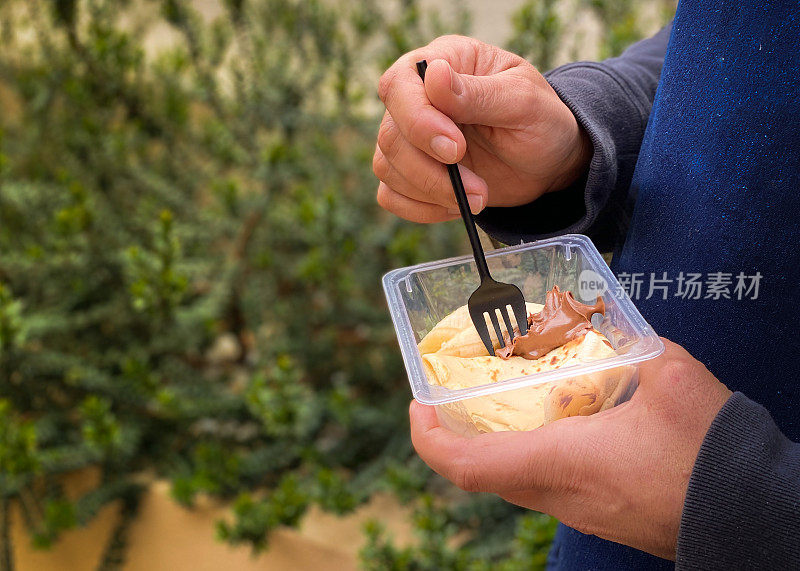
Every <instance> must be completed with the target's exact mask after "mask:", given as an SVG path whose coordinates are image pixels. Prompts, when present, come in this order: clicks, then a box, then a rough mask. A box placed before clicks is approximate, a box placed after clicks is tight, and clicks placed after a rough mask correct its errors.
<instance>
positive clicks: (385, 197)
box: [376, 185, 391, 210]
mask: <svg viewBox="0 0 800 571" xmlns="http://www.w3.org/2000/svg"><path fill="white" fill-rule="evenodd" d="M376 200H377V201H378V206H380V207H381V208H383V209H385V210H389V207H390V206H391V201H390V200H389V193H388V192H387V191H386V188H384V186H383V185H378V194H377V196H376Z"/></svg>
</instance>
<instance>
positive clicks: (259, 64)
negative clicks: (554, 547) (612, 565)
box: [0, 0, 669, 569]
mask: <svg viewBox="0 0 800 571" xmlns="http://www.w3.org/2000/svg"><path fill="white" fill-rule="evenodd" d="M666 4H669V3H666ZM565 6H567V7H566V8H565ZM565 9H566V10H572V9H575V10H577V9H582V10H584V11H586V10H589V11H590V12H592V13H594V14H595V16H596V18H597V19H598V20H599V22H600V23H601V25H602V30H603V32H602V34H600V36H599V38H598V41H597V50H598V53H600V54H602V55H610V54H615V53H618V52H619V51H620V50H621V49H622V48H623V47H624V46H625V45H627V43H629V42H630V41H632V40H634V39H636V38H638V37H640V36H641V35H642V34H643V33H644V32H643V30H644V29H645V27H642V26H640V25H639V22H640V18H638V17H637V12H636V10H635V9H634V5H633V3H632V2H630V1H627V0H603V1H600V0H591V1H586V0H583V1H582V3H581V2H579V3H577V4H575V3H570V4H565V2H562V1H558V2H557V1H555V0H538V1H528V2H524V3H522V4H521V5H520V7H519V9H518V10H517V11H516V12H515V14H514V16H513V34H512V37H511V38H510V40H509V42H508V47H509V48H510V49H513V50H515V51H517V52H519V53H521V54H522V55H525V56H526V57H529V58H530V59H531V61H533V62H534V63H536V64H537V65H539V66H540V67H542V68H547V67H550V66H551V65H553V64H554V63H557V62H558V61H559V58H560V59H561V60H563V59H564V58H565V57H569V56H570V55H573V54H571V53H570V54H564V49H563V44H565V43H566V40H565V39H564V38H565V37H566V36H565V34H566V32H567V31H568V30H566V21H565V19H564V15H563V12H564V10H565ZM663 16H664V14H661V15H660V16H658V17H659V18H661V17H663ZM468 23H469V18H468V14H467V11H466V10H464V9H463V7H460V6H456V8H455V9H453V10H450V11H449V12H448V15H447V16H446V17H444V16H441V15H440V14H439V12H437V11H435V10H429V9H426V8H424V7H421V6H420V5H418V4H417V2H414V1H412V0H403V1H401V2H397V3H388V4H387V3H383V2H376V1H365V2H339V1H336V0H328V1H322V0H318V1H301V0H225V1H224V2H222V3H221V10H220V12H219V14H218V15H217V16H216V17H214V18H210V19H209V18H206V17H203V16H202V15H201V14H200V13H199V12H198V11H197V10H196V9H195V8H193V7H192V4H191V3H188V2H180V1H178V0H159V1H157V0H140V1H136V2H134V1H132V0H51V1H46V0H7V1H6V2H3V3H2V4H0V37H1V38H2V44H1V45H0V107H1V108H2V109H3V112H2V113H0V510H1V511H2V513H0V562H1V563H2V564H0V567H2V568H7V569H10V568H12V566H13V549H14V546H13V545H12V543H11V541H10V539H9V537H10V535H9V533H10V532H9V526H10V525H11V519H10V516H9V512H10V506H11V504H12V503H15V504H16V505H18V506H19V508H20V509H21V511H22V514H23V520H24V524H25V526H26V527H27V529H28V530H29V532H30V536H31V537H32V539H33V541H34V542H35V544H36V545H37V546H40V547H47V546H49V545H51V544H52V543H53V542H54V541H56V540H57V539H58V538H59V536H60V534H61V533H62V532H63V531H65V530H68V529H71V528H74V527H76V526H82V525H85V524H86V523H87V522H89V521H90V520H91V519H92V518H93V517H94V516H95V515H96V514H97V513H98V511H99V510H100V509H101V508H102V507H103V506H104V505H106V504H108V503H109V502H113V501H120V502H121V505H122V512H121V513H122V517H121V518H120V519H119V521H118V524H117V528H116V530H114V532H113V533H112V534H111V536H110V537H111V539H110V540H109V542H108V545H107V547H106V550H105V553H104V554H103V556H102V559H101V561H100V562H98V568H102V569H113V568H117V567H118V566H120V565H121V564H122V562H123V561H124V550H125V533H126V530H127V528H128V526H129V525H130V522H131V521H132V520H133V518H135V517H136V508H137V503H138V501H139V498H140V497H141V494H142V493H143V491H144V490H145V489H146V488H147V486H148V485H149V483H150V482H152V481H154V480H155V479H158V478H166V479H168V480H169V481H170V482H171V489H172V495H173V497H174V499H175V500H176V501H177V502H180V503H181V504H184V505H187V506H191V505H193V503H194V502H195V500H196V498H197V496H198V494H204V495H211V496H215V497H219V498H223V499H228V500H230V501H231V506H232V507H231V517H230V518H229V519H226V520H225V521H220V522H219V523H218V526H217V530H216V531H217V536H218V537H219V538H221V539H223V540H225V541H228V542H231V543H234V544H237V543H244V544H249V545H251V546H253V547H254V548H255V549H257V550H258V549H262V548H265V547H267V546H268V542H269V532H270V531H271V530H273V529H275V528H277V527H280V526H293V525H297V524H298V522H299V521H300V520H301V519H302V517H303V515H304V514H305V512H306V511H307V509H308V508H309V506H311V505H317V506H319V507H321V508H322V509H324V510H327V511H331V512H334V513H337V514H344V513H347V512H351V511H352V510H354V509H355V508H356V507H357V506H359V505H360V504H362V503H364V502H365V501H367V500H368V499H369V498H370V496H371V495H372V494H373V493H375V492H376V491H381V490H383V491H386V490H388V491H391V492H392V493H394V494H396V496H397V498H398V500H399V501H401V502H403V503H410V504H411V505H413V506H415V510H416V511H415V514H414V517H413V524H414V527H415V529H417V530H418V532H419V538H420V539H419V543H418V545H417V546H415V547H408V548H406V547H404V548H398V547H396V546H395V545H394V544H393V543H392V540H391V538H389V537H388V536H387V535H386V534H385V533H384V532H383V531H382V530H381V528H380V525H379V524H377V523H376V524H371V525H370V526H368V529H367V530H366V533H367V543H366V546H365V547H364V549H363V551H362V563H363V566H364V567H365V568H368V569H444V568H452V569H489V568H492V569H494V568H501V569H512V568H522V567H530V566H531V565H535V566H541V565H542V564H543V561H544V556H545V554H546V550H547V547H548V545H549V542H550V539H551V537H552V532H553V529H554V523H553V521H552V520H551V519H550V518H547V517H546V516H542V515H540V514H532V513H525V512H524V511H523V510H520V509H518V508H516V507H514V506H511V505H509V504H506V503H504V502H502V501H500V500H499V499H497V498H494V497H492V496H487V495H466V494H460V493H457V492H455V491H454V490H453V489H452V488H450V487H449V486H447V485H444V484H443V482H442V481H441V479H439V478H438V477H436V476H435V475H433V474H432V472H430V470H428V469H427V468H426V467H425V466H424V464H422V463H421V462H420V461H419V460H418V459H417V458H416V457H415V455H414V454H413V450H412V448H411V445H410V442H409V438H408V427H407V422H408V421H407V414H406V407H407V404H408V399H409V397H410V395H409V391H408V388H407V383H406V380H405V375H404V371H403V367H402V362H401V359H400V355H399V352H398V350H397V346H396V342H395V339H394V332H393V329H392V327H391V324H390V322H389V319H388V314H387V311H386V308H385V303H384V301H383V293H382V291H381V288H380V276H381V275H382V274H383V273H384V272H385V271H387V270H388V269H391V268H393V267H397V266H403V265H409V264H414V263H417V262H420V261H424V260H431V259H435V258H439V257H446V256H451V255H454V254H458V253H461V252H462V251H463V247H464V243H463V242H464V241H463V237H462V234H461V233H462V229H461V228H460V225H459V224H458V223H450V224H444V225H437V226H431V227H422V226H417V225H413V224H409V223H405V222H402V221H399V220H396V219H394V218H392V217H391V216H388V215H386V214H385V213H382V212H380V210H379V209H378V207H377V206H376V204H375V201H374V192H375V186H376V182H375V180H374V178H373V175H372V173H371V169H370V164H371V156H372V151H373V148H374V136H375V131H376V127H377V124H378V120H379V117H380V106H379V104H378V103H379V102H377V99H376V98H375V96H374V91H375V84H376V81H377V77H378V75H379V74H380V72H381V71H382V69H383V68H385V67H386V66H387V65H389V64H390V63H391V62H392V61H393V60H394V59H395V58H396V57H398V56H399V55H400V54H401V53H403V52H405V51H407V50H409V49H412V48H413V47H415V46H417V45H420V44H423V43H427V42H428V41H430V39H432V38H433V37H435V36H437V35H439V34H441V33H445V32H447V33H452V32H466V31H467V29H468ZM154 27H160V28H162V29H163V30H164V33H165V34H167V35H168V36H169V38H170V41H169V42H168V43H167V44H166V45H164V46H161V47H159V49H148V48H147V47H146V45H145V38H146V37H148V31H149V30H152V29H153V28H154ZM90 467H91V468H93V469H95V470H98V471H99V473H100V477H99V480H98V484H97V486H96V487H94V488H93V489H91V490H89V491H88V492H86V493H83V494H82V495H80V496H79V497H77V498H76V497H71V496H70V495H69V494H67V493H66V491H65V489H64V486H63V483H62V476H63V475H64V474H67V473H71V472H74V471H76V470H82V469H87V468H90ZM431 494H433V495H431ZM211 533H212V532H211V530H209V539H210V537H211Z"/></svg>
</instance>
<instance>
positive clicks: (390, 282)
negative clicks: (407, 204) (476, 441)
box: [383, 234, 664, 436]
mask: <svg viewBox="0 0 800 571" xmlns="http://www.w3.org/2000/svg"><path fill="white" fill-rule="evenodd" d="M486 259H487V262H488V264H489V268H490V271H491V272H492V275H493V276H494V277H495V279H497V280H498V281H503V282H507V283H512V284H515V285H517V286H518V287H519V288H520V289H521V290H522V293H523V295H524V296H525V300H526V301H527V302H533V303H539V304H543V303H544V301H545V297H546V294H547V292H548V291H550V290H551V289H552V288H553V286H559V288H560V289H561V290H568V291H571V292H572V293H573V295H574V296H575V298H576V299H577V300H578V301H581V302H583V303H594V302H595V301H596V299H597V297H598V295H600V296H601V297H602V298H603V301H604V303H605V307H606V311H605V315H601V314H595V315H594V316H593V317H592V325H593V326H594V328H595V329H596V330H597V331H599V332H600V333H602V334H603V335H604V336H605V338H606V339H608V341H609V342H610V343H611V345H612V347H613V349H614V350H615V353H616V354H614V355H613V356H609V357H606V358H601V359H596V360H587V361H586V362H580V363H578V364H572V365H570V366H564V367H560V368H557V369H554V370H547V371H544V372H539V373H533V374H528V375H524V376H520V377H516V378H511V379H507V380H501V381H500V382H491V381H490V379H488V378H487V379H486V383H484V384H476V386H470V387H466V388H458V389H451V388H448V387H445V386H440V385H432V384H430V383H429V381H428V377H427V375H426V373H425V368H424V365H423V359H422V355H421V354H420V351H419V349H418V346H417V345H418V343H419V342H420V341H421V340H422V339H423V337H424V336H425V335H426V334H427V333H428V332H429V331H430V330H431V329H432V328H433V327H434V326H435V325H436V324H437V323H439V322H440V321H441V320H442V319H444V318H445V317H446V316H448V315H449V314H450V313H452V312H453V311H455V310H456V309H458V308H459V307H461V306H463V305H464V304H466V302H467V299H468V297H469V295H470V293H471V292H472V291H473V290H474V289H475V288H476V287H477V285H478V283H479V278H478V273H477V270H476V268H475V262H474V259H473V258H472V256H461V257H458V258H450V259H446V260H438V261H434V262H427V263H423V264H418V265H415V266H409V267H405V268H398V269H395V270H392V271H390V272H388V273H387V274H386V275H384V277H383V287H384V291H385V293H386V299H387V301H388V305H389V311H390V313H391V316H392V321H393V322H394V327H395V331H396V333H397V339H398V342H399V344H400V351H401V353H402V356H403V361H404V362H405V367H406V371H407V373H408V379H409V383H410V385H411V391H412V393H413V395H414V398H415V399H416V400H417V401H419V402H420V403H423V404H427V405H433V406H435V407H436V412H437V415H438V417H439V421H440V423H441V424H442V425H443V426H446V427H447V428H449V429H451V430H453V431H455V432H458V433H461V434H464V435H469V436H472V435H476V434H479V433H480V432H488V431H493V430H503V429H513V428H503V426H502V423H500V426H498V424H497V423H492V424H491V425H487V423H485V422H482V420H481V418H480V415H476V414H474V413H473V412H472V411H474V410H476V409H481V408H482V407H483V408H485V407H495V408H496V407H497V406H501V405H498V404H497V401H498V400H500V401H502V402H503V403H511V404H512V405H513V404H515V403H518V404H519V407H516V408H518V409H519V410H516V412H515V414H525V412H524V411H525V410H526V406H525V405H526V404H528V403H530V402H533V400H532V399H534V398H536V399H539V400H541V398H542V396H541V395H542V394H547V395H555V394H559V392H561V393H562V400H563V393H564V391H568V390H569V388H570V387H580V386H583V385H587V384H589V385H591V384H596V383H598V382H603V383H604V382H606V381H607V380H608V379H613V381H614V386H613V393H612V394H607V395H604V401H603V402H602V403H597V406H595V408H594V409H592V408H591V407H590V408H589V409H585V410H591V411H594V410H595V409H598V410H605V409H607V408H610V407H612V406H616V405H618V404H620V403H622V402H625V401H626V400H628V399H630V397H631V396H632V395H633V392H634V391H635V389H636V386H637V384H638V369H639V366H640V365H641V363H642V362H644V361H646V360H648V359H652V358H654V357H657V356H658V355H660V354H661V353H662V352H663V351H664V345H663V343H662V342H661V340H660V339H659V338H658V336H657V335H656V333H655V332H654V331H653V329H652V328H651V327H650V325H649V324H648V323H647V322H646V321H645V320H644V318H643V317H642V315H641V314H640V313H639V311H638V310H637V309H636V307H635V306H634V304H633V302H632V301H631V299H630V298H629V297H628V295H627V293H626V292H625V290H624V289H623V288H622V286H621V285H620V283H619V282H618V281H617V279H616V277H615V276H614V275H613V273H612V272H611V270H610V269H609V267H608V265H607V264H606V263H605V261H604V260H603V258H602V256H601V255H600V253H599V252H598V251H597V249H596V248H595V246H594V244H592V242H591V240H589V239H588V238H587V237H586V236H582V235H578V234H568V235H564V236H559V237H556V238H550V239H546V240H540V241H538V242H532V243H527V244H520V245H518V246H511V247H507V248H502V249H498V250H494V251H492V252H488V253H487V254H486ZM500 393H502V394H500ZM549 398H554V397H553V396H550V397H549ZM537 402H538V401H537ZM571 414H586V412H585V411H584V412H574V411H573V412H565V413H564V415H566V416H569V415H571ZM551 419H552V416H551ZM544 422H546V420H543V421H542V422H541V423H540V422H539V420H538V417H537V418H536V419H533V426H530V423H528V425H529V428H533V427H535V426H538V425H540V424H543V423H544ZM512 424H513V423H512V422H511V421H509V426H511V425H512Z"/></svg>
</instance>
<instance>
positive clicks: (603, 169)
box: [477, 24, 672, 249]
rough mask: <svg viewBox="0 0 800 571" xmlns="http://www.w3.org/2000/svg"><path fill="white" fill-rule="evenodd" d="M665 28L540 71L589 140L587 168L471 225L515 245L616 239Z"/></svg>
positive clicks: (605, 243) (610, 244)
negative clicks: (562, 185) (571, 236)
mask: <svg viewBox="0 0 800 571" xmlns="http://www.w3.org/2000/svg"><path fill="white" fill-rule="evenodd" d="M671 30H672V25H671V24H670V25H668V26H666V27H665V28H663V29H662V30H661V31H660V32H658V33H657V34H656V35H655V36H653V37H651V38H649V39H646V40H642V41H640V42H638V43H636V44H634V45H632V46H631V47H629V48H628V49H627V50H626V51H625V52H624V53H623V54H622V55H621V56H619V57H616V58H611V59H607V60H605V61H603V62H600V63H597V62H577V63H570V64H567V65H564V66H561V67H558V68H556V69H554V70H552V71H550V72H549V73H546V74H545V77H546V79H547V80H548V81H549V82H550V85H552V86H553V89H554V90H555V92H556V93H557V94H558V96H559V97H560V98H561V100H562V101H564V103H565V104H566V105H567V107H569V108H570V110H571V111H572V112H573V113H574V114H575V117H576V118H577V120H578V123H579V124H580V125H581V127H583V128H584V129H585V130H586V132H587V134H588V135H589V138H590V139H591V141H592V144H593V145H594V154H593V156H592V160H591V163H590V166H589V171H588V173H587V174H586V176H584V177H583V178H582V179H581V180H578V181H577V182H576V183H575V184H573V185H572V186H570V187H569V188H566V189H563V190H559V191H555V192H550V193H548V194H545V195H543V196H542V197H540V198H539V199H537V200H535V201H534V202H532V203H530V204H526V205H524V206H516V207H491V208H486V209H484V211H483V212H482V213H481V214H479V215H478V216H477V222H478V224H479V225H480V226H481V227H482V228H483V229H484V230H485V231H486V232H487V233H488V234H489V235H490V236H492V237H493V238H495V239H497V240H499V241H501V242H503V243H505V244H518V243H520V242H529V241H532V240H537V239H540V238H547V237H550V236H555V235H558V234H565V233H569V232H578V233H583V234H588V235H589V236H590V237H592V238H593V239H594V241H595V242H596V243H597V245H598V246H599V247H601V248H606V249H613V248H614V247H615V246H617V245H618V244H619V243H620V241H621V240H622V238H624V235H625V232H626V231H627V227H628V222H629V219H630V215H631V213H632V210H633V201H632V200H630V199H629V198H628V188H629V186H630V182H631V178H632V176H633V169H634V167H635V165H636V160H637V158H638V156H639V147H640V146H641V144H642V138H643V137H644V131H645V127H646V126H647V120H648V117H649V115H650V109H651V107H652V106H653V99H654V97H655V93H656V87H657V86H658V80H659V77H660V75H661V68H662V66H663V63H664V56H665V54H666V50H667V42H668V40H669V35H670V32H671ZM533 160H535V158H533Z"/></svg>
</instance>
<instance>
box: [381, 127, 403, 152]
mask: <svg viewBox="0 0 800 571" xmlns="http://www.w3.org/2000/svg"><path fill="white" fill-rule="evenodd" d="M399 138H400V131H399V130H398V129H397V127H396V126H395V124H394V122H393V121H389V120H387V121H384V122H383V123H382V124H381V127H380V129H378V148H379V149H380V150H381V152H382V153H383V154H384V155H385V157H390V156H393V155H394V153H396V152H397V146H398V145H397V143H398V140H399Z"/></svg>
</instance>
